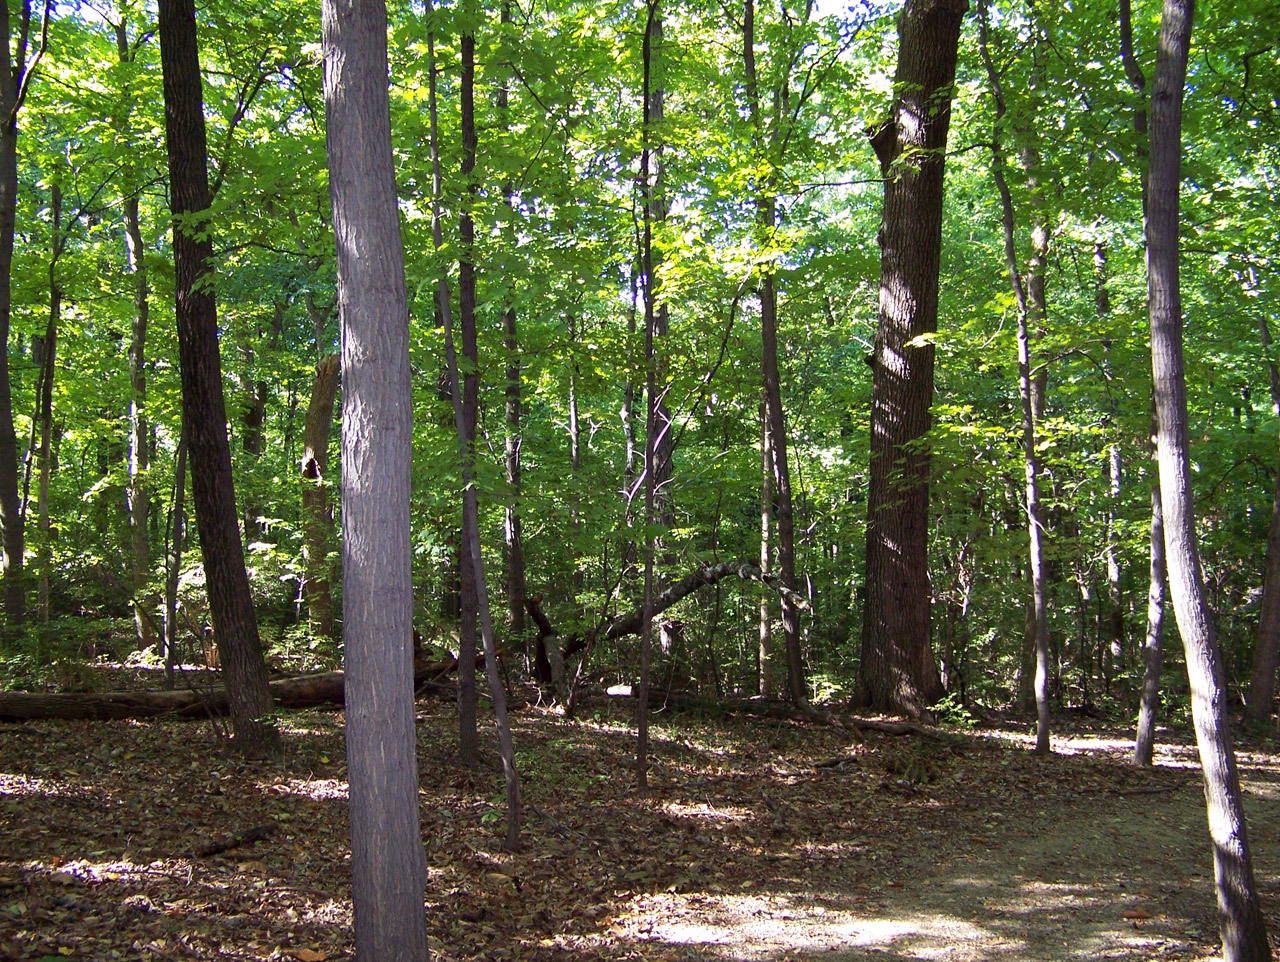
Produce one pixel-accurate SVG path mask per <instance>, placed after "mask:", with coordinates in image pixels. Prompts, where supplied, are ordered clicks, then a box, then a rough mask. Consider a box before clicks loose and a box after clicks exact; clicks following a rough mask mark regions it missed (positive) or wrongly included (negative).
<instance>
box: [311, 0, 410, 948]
mask: <svg viewBox="0 0 1280 962" xmlns="http://www.w3.org/2000/svg"><path fill="white" fill-rule="evenodd" d="M322 17H323V28H324V63H325V75H324V90H325V115H326V121H327V130H328V154H329V185H330V186H329V190H330V195H331V199H332V202H333V227H334V237H335V239H336V241H337V251H338V310H339V317H340V319H341V323H342V361H341V365H342V377H343V394H342V408H343V410H342V527H343V541H342V560H343V565H342V572H343V575H342V578H343V582H342V585H343V633H342V634H343V645H344V648H345V654H344V663H345V668H346V708H347V711H346V717H347V771H348V779H349V782H350V786H351V788H350V810H351V874H352V904H353V908H354V918H355V940H356V958H357V959H358V960H359V962H425V959H426V958H427V930H426V916H425V913H424V911H423V893H424V891H425V888H426V870H427V865H426V856H425V853H424V851H423V848H422V837H421V835H420V823H419V817H418V763H417V752H416V742H417V733H416V729H415V725H414V708H413V579H412V569H411V555H410V543H409V541H410V518H409V491H410V466H411V461H412V449H413V403H412V400H413V398H412V390H411V382H410V371H409V311H408V305H407V293H406V289H405V275H404V250H403V247H402V245H401V239H400V220H399V214H398V208H397V198H396V184H395V167H394V161H393V159H392V154H391V120H390V106H389V101H388V96H387V47H386V43H387V16H386V6H385V4H384V3H383V2H382V0H354V2H351V0H324V3H323V7H322Z"/></svg>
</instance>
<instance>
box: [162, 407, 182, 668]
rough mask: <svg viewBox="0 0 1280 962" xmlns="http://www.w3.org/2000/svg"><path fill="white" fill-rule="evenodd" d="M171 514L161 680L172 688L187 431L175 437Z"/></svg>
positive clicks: (180, 570)
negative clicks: (162, 676)
mask: <svg viewBox="0 0 1280 962" xmlns="http://www.w3.org/2000/svg"><path fill="white" fill-rule="evenodd" d="M174 461H175V462H176V463H175V465H174V469H173V511H172V513H171V514H170V515H169V531H170V532H171V534H170V537H171V538H172V541H171V547H170V550H169V551H168V552H166V554H167V557H166V559H165V561H166V563H167V564H168V566H169V569H168V571H167V572H166V573H165V579H164V681H165V687H166V688H172V687H173V670H174V666H175V664H176V661H177V657H176V652H177V648H178V579H179V578H180V577H181V575H182V550H183V546H184V542H185V541H186V535H187V432H186V430H185V429H183V431H182V432H181V435H180V437H179V438H178V451H177V454H176V455H175V457H174Z"/></svg>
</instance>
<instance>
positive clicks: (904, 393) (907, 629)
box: [855, 0, 968, 717]
mask: <svg viewBox="0 0 1280 962" xmlns="http://www.w3.org/2000/svg"><path fill="white" fill-rule="evenodd" d="M967 7H968V3H967V0H908V2H907V5H906V7H905V8H904V9H903V11H902V13H901V15H900V16H899V18H898V32H899V53H898V69H897V73H896V75H895V78H894V90H895V91H897V96H896V99H895V101H894V104H893V115H892V117H891V119H890V120H888V121H887V122H885V123H884V124H883V125H881V126H880V127H878V128H877V129H876V131H875V132H874V134H873V136H872V141H871V142H872V145H873V146H874V147H875V150H876V155H877V157H878V158H879V160H880V168H881V171H882V173H883V174H884V177H885V193H884V216H883V219H882V221H881V225H880V317H879V323H878V324H877V327H876V343H875V353H874V358H873V363H874V371H873V374H872V389H871V390H872V399H871V482H870V488H869V491H868V504H867V596H866V602H865V606H864V609H863V623H862V658H861V661H860V663H859V665H858V694H857V696H856V699H855V700H856V701H857V702H858V703H859V704H862V705H866V706H869V707H871V708H875V709H878V710H885V711H893V712H901V713H903V714H906V715H908V716H911V717H919V716H921V715H923V714H924V713H925V712H926V711H927V710H928V707H929V705H931V704H932V703H933V702H935V701H937V699H938V698H940V697H941V696H942V693H943V692H942V683H941V680H940V679H939V677H938V669H937V664H936V663H935V661H934V657H933V650H932V648H931V646H930V631H929V609H930V592H929V556H928V536H929V453H928V450H927V449H926V448H924V447H923V445H922V443H921V442H922V439H923V438H924V436H925V435H926V434H927V433H928V431H929V426H930V406H931V404H932V402H933V357H934V348H933V343H932V341H931V340H930V339H929V335H931V334H933V333H934V332H936V331H937V327H938V269H939V256H940V251H941V246H942V191H943V172H944V165H943V160H944V153H945V150H946V145H947V130H948V127H949V125H950V122H951V93H952V85H953V83H954V80H955V70H956V56H957V48H958V44H959V37H960V21H961V19H962V18H963V16H964V12H965V10H966V9H967Z"/></svg>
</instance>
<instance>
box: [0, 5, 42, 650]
mask: <svg viewBox="0 0 1280 962" xmlns="http://www.w3.org/2000/svg"><path fill="white" fill-rule="evenodd" d="M51 6H52V0H45V10H44V31H43V37H42V41H41V46H40V48H39V49H38V50H37V51H36V53H35V55H34V56H33V57H32V58H31V62H30V63H28V62H27V55H28V53H29V51H30V46H29V39H30V36H31V4H30V3H24V4H22V7H21V9H22V13H21V15H20V18H19V21H18V23H17V25H16V26H17V36H16V38H15V37H14V35H13V27H14V24H13V23H12V22H11V20H10V17H9V4H7V3H5V4H2V5H0V36H3V39H4V43H3V45H0V46H2V48H3V49H0V578H2V579H3V582H4V585H3V596H4V613H5V619H6V622H7V624H8V627H9V628H17V627H19V626H21V625H22V623H23V622H24V621H26V590H25V584H24V582H23V571H22V560H23V552H24V548H23V540H24V539H23V517H22V510H21V508H22V505H21V503H20V499H19V493H18V438H17V435H16V433H15V431H14V426H13V389H12V385H11V384H10V380H9V350H8V345H9V319H10V312H11V308H12V303H13V235H14V228H15V225H16V222H17V212H18V112H19V111H20V110H21V109H22V103H23V100H24V98H25V96H26V92H27V89H28V84H29V82H30V78H31V72H32V71H33V70H34V69H35V66H36V63H37V62H38V61H39V59H40V54H41V53H43V51H44V41H43V38H44V37H47V36H48V21H49V10H50V7H51ZM15 41H16V42H15Z"/></svg>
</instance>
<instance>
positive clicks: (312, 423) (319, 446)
mask: <svg viewBox="0 0 1280 962" xmlns="http://www.w3.org/2000/svg"><path fill="white" fill-rule="evenodd" d="M339 370H340V364H339V356H338V355H337V354H326V355H325V356H324V357H322V358H321V359H320V362H319V363H318V364H317V365H316V375H315V379H314V380H313V381H312V383H311V400H310V402H308V404H307V418H306V421H305V422H303V427H302V536H303V548H302V555H303V559H304V563H305V565H306V574H305V578H306V581H305V582H304V585H305V589H306V596H307V618H308V620H309V621H310V623H311V633H312V634H313V635H318V636H323V637H325V638H333V637H336V636H335V633H334V615H333V594H332V591H331V582H330V570H331V569H330V565H329V546H330V545H331V544H332V543H333V539H334V530H333V508H332V507H331V506H330V504H329V490H328V488H326V487H325V480H326V479H327V478H328V476H329V432H330V431H331V430H332V428H333V403H334V398H335V397H336V396H337V393H338V380H339Z"/></svg>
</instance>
